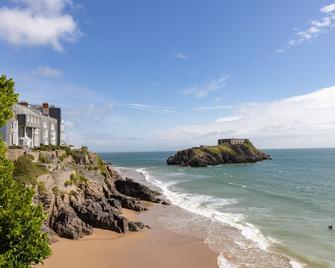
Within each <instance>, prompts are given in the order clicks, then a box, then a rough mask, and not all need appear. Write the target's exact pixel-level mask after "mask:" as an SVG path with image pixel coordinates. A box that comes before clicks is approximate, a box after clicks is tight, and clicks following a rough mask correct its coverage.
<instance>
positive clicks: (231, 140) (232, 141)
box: [218, 139, 248, 145]
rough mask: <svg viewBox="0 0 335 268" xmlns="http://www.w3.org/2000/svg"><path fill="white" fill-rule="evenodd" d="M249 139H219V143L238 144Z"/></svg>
mask: <svg viewBox="0 0 335 268" xmlns="http://www.w3.org/2000/svg"><path fill="white" fill-rule="evenodd" d="M247 141H248V140H247V139H220V140H218V144H219V145H220V144H223V143H229V144H231V145H237V144H244V143H245V142H247Z"/></svg>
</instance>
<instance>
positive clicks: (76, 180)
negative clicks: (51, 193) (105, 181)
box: [64, 172, 89, 186]
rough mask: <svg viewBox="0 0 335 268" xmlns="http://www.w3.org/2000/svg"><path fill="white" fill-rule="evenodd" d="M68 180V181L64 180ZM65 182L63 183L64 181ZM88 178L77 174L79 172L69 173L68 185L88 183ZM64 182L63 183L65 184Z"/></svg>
mask: <svg viewBox="0 0 335 268" xmlns="http://www.w3.org/2000/svg"><path fill="white" fill-rule="evenodd" d="M66 182H68V181H66ZM66 182H65V183H66ZM88 182H89V180H88V179H87V178H85V177H84V176H83V175H81V174H79V173H77V172H76V173H74V174H71V176H70V181H69V183H70V184H68V185H76V186H79V185H80V184H85V185H86V184H88ZM65 183H64V185H65ZM68 185H65V186H68Z"/></svg>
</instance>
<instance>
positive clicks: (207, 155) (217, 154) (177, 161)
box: [166, 140, 270, 167]
mask: <svg viewBox="0 0 335 268" xmlns="http://www.w3.org/2000/svg"><path fill="white" fill-rule="evenodd" d="M266 159H270V156H269V155H267V154H265V153H264V152H262V151H260V150H258V149H256V148H255V147H254V146H253V144H252V143H251V142H250V141H249V140H243V142H240V143H230V142H221V143H219V144H218V145H216V146H200V147H193V148H190V149H186V150H182V151H179V152H177V153H176V154H175V155H174V156H170V157H169V158H168V159H167V160H166V162H167V164H168V165H180V166H191V167H206V166H213V165H219V164H229V163H254V162H257V161H262V160H266Z"/></svg>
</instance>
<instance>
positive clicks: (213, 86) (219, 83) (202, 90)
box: [183, 73, 229, 98]
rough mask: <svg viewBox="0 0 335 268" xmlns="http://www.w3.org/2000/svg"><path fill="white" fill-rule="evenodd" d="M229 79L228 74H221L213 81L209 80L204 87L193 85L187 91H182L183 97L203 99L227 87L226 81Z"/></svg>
mask: <svg viewBox="0 0 335 268" xmlns="http://www.w3.org/2000/svg"><path fill="white" fill-rule="evenodd" d="M228 79H229V75H228V74H225V73H223V74H221V75H220V76H219V77H217V78H215V79H211V80H209V81H208V82H207V83H205V84H204V85H201V86H199V85H194V86H192V87H190V88H188V89H185V90H183V94H184V95H185V96H193V97H196V98H203V97H206V96H208V95H209V94H210V93H211V92H214V91H217V90H219V89H221V88H223V87H225V86H226V85H227V80H228Z"/></svg>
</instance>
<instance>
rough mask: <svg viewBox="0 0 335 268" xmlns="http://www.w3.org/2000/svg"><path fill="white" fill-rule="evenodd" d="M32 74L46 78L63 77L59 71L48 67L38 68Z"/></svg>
mask: <svg viewBox="0 0 335 268" xmlns="http://www.w3.org/2000/svg"><path fill="white" fill-rule="evenodd" d="M33 73H34V74H37V75H40V76H46V77H59V76H62V75H63V72H62V71H61V70H58V69H55V68H52V67H50V66H48V65H43V66H38V67H37V69H36V70H35V71H34V72H33Z"/></svg>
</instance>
